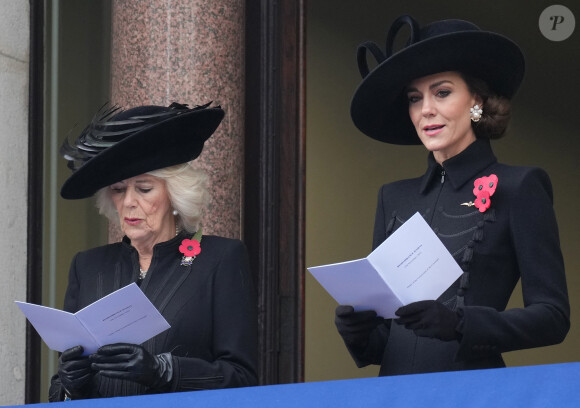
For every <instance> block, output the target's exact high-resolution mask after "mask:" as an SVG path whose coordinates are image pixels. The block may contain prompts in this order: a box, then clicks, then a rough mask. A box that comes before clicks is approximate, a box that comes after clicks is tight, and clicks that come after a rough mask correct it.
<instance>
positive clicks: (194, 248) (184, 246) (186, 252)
mask: <svg viewBox="0 0 580 408" xmlns="http://www.w3.org/2000/svg"><path fill="white" fill-rule="evenodd" d="M201 237H202V233H201V228H200V229H198V230H197V232H196V233H195V234H194V236H193V237H192V238H191V239H187V238H186V239H184V240H183V241H181V245H180V246H179V252H181V253H182V254H183V258H182V259H181V265H182V266H189V265H191V263H192V262H193V260H194V259H195V257H196V256H197V255H199V254H200V253H201Z"/></svg>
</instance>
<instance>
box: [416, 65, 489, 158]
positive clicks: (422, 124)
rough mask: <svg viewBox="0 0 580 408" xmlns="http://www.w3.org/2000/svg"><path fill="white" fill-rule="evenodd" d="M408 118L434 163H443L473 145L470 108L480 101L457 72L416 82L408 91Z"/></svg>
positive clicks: (434, 75)
mask: <svg viewBox="0 0 580 408" xmlns="http://www.w3.org/2000/svg"><path fill="white" fill-rule="evenodd" d="M407 98H408V101H409V116H410V117H411V121H412V122H413V125H414V126H415V130H416V131H417V135H418V136H419V138H420V139H421V142H422V143H423V145H425V147H426V148H427V149H428V150H429V151H432V152H433V154H434V156H435V160H437V162H439V163H442V162H443V161H445V160H447V159H449V158H450V157H453V156H455V155H456V154H458V153H460V152H461V151H463V150H464V149H465V148H466V147H467V146H469V145H470V144H471V143H472V142H473V141H475V133H474V132H473V129H472V128H471V119H470V117H469V113H470V108H472V107H473V106H474V105H476V104H479V105H480V106H481V101H479V98H477V97H476V96H475V95H473V94H472V93H471V92H470V91H469V88H468V87H467V84H466V83H465V81H464V80H463V78H462V77H461V75H459V73H457V72H441V73H437V74H433V75H428V76H425V77H421V78H418V79H416V80H414V81H413V82H411V83H410V84H409V86H408V87H407Z"/></svg>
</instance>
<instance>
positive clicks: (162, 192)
mask: <svg viewBox="0 0 580 408" xmlns="http://www.w3.org/2000/svg"><path fill="white" fill-rule="evenodd" d="M223 116H224V112H223V110H222V109H221V108H219V107H209V105H204V106H198V107H196V108H193V109H189V108H187V106H185V105H180V104H175V103H174V104H172V105H171V106H170V107H161V106H140V107H136V108H132V109H129V110H127V111H122V112H119V111H118V109H117V108H111V109H106V110H104V111H101V112H99V113H98V114H97V115H96V117H95V118H94V119H93V121H92V122H91V123H90V124H89V126H88V127H87V128H86V129H85V130H84V131H83V132H82V134H81V135H80V136H79V137H78V139H77V140H76V141H75V143H74V144H72V145H71V144H69V143H68V141H67V142H65V143H64V144H63V147H62V149H61V152H62V153H63V155H64V156H65V158H66V159H68V160H69V167H71V168H72V169H73V170H74V173H73V174H72V175H71V176H70V177H69V179H68V180H67V181H66V182H65V183H64V185H63V187H62V190H61V195H62V196H63V197H64V198H67V199H79V198H85V197H90V196H92V195H94V194H96V198H97V207H98V208H99V212H100V213H101V214H103V215H105V216H106V217H107V218H109V220H111V221H113V222H115V223H117V224H118V225H120V227H121V230H122V231H123V233H124V237H123V239H122V241H121V242H118V243H114V244H109V245H105V246H102V247H98V248H94V249H90V250H87V251H83V252H80V253H78V254H77V255H76V256H75V257H74V259H73V261H72V264H71V268H70V274H69V283H68V288H67V291H66V295H65V301H64V310H66V311H69V312H76V311H78V310H80V309H82V308H83V307H85V306H87V305H89V304H91V303H93V302H94V301H96V300H98V299H100V298H102V297H103V296H106V295H107V294H109V293H112V292H113V291H115V290H117V289H119V288H121V287H123V286H126V285H128V284H130V283H132V282H137V283H138V284H139V285H140V288H141V290H142V291H143V292H144V293H145V295H146V296H147V297H148V298H149V299H150V300H151V302H152V303H153V304H154V305H155V306H156V307H157V309H158V310H159V312H160V313H161V314H162V315H163V316H164V317H165V319H166V320H167V321H168V322H169V324H170V325H171V328H170V329H168V330H166V331H165V332H163V333H161V334H159V335H157V336H155V337H153V338H152V339H150V340H148V341H146V342H145V343H143V344H141V345H137V344H126V343H116V344H110V345H105V346H103V347H101V348H100V349H99V350H98V351H97V352H96V353H94V354H91V355H89V356H85V355H83V351H84V350H83V348H82V346H80V345H79V346H76V347H73V348H70V349H68V350H65V351H64V352H63V353H62V355H61V356H60V359H59V369H58V373H57V374H56V375H54V376H53V378H52V382H51V387H50V392H49V399H50V401H62V400H67V399H82V398H101V397H115V396H125V395H139V394H146V393H163V392H177V391H192V390H201V389H215V388H226V387H240V386H250V385H256V384H257V376H256V360H257V312H256V301H255V295H254V290H253V286H252V279H251V276H250V273H249V267H248V259H247V253H246V248H245V246H244V245H243V243H242V242H240V241H239V240H234V239H228V238H223V237H216V236H210V235H203V234H202V229H201V218H202V215H203V212H204V209H205V208H206V206H207V204H208V201H209V192H208V189H207V176H206V175H205V173H204V172H202V171H200V170H197V169H194V168H193V167H192V166H191V164H190V162H191V161H192V160H193V159H195V158H196V157H197V156H199V154H200V153H201V150H202V148H203V144H204V142H205V141H206V140H207V138H209V137H210V136H211V135H212V133H213V132H214V131H215V129H216V128H217V127H218V125H219V124H220V122H221V120H222V118H223Z"/></svg>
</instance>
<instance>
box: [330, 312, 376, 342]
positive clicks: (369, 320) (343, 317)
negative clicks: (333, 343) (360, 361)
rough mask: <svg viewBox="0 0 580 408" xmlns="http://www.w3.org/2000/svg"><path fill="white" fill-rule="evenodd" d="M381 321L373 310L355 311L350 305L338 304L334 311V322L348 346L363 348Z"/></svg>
mask: <svg viewBox="0 0 580 408" xmlns="http://www.w3.org/2000/svg"><path fill="white" fill-rule="evenodd" d="M383 322H384V319H383V318H382V317H378V316H377V312H375V311H374V310H365V311H362V312H355V311H354V308H353V307H352V306H348V305H339V306H337V308H336V311H335V318H334V324H335V325H336V328H337V329H338V333H340V335H341V336H342V339H343V340H344V343H345V344H346V345H347V346H349V347H355V348H359V349H363V348H365V347H366V346H367V344H368V341H369V336H370V334H371V332H372V331H373V330H374V329H375V328H376V327H377V326H378V325H379V324H381V323H383Z"/></svg>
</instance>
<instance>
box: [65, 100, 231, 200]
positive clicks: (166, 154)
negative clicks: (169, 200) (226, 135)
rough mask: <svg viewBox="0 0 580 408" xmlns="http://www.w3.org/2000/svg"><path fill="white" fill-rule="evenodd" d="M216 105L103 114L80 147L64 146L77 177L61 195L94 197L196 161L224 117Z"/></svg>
mask: <svg viewBox="0 0 580 408" xmlns="http://www.w3.org/2000/svg"><path fill="white" fill-rule="evenodd" d="M210 104H211V102H210V103H208V104H205V105H202V106H196V107H194V108H193V109H189V108H188V107H187V105H182V104H178V103H173V104H171V105H170V106H169V107H165V106H154V105H148V106H138V107H135V108H131V109H128V110H126V111H123V110H121V109H120V108H119V107H117V106H113V107H103V108H101V109H100V110H99V111H98V112H97V114H96V115H95V116H94V117H93V120H92V121H91V123H89V125H88V126H87V127H86V128H85V129H84V130H83V132H82V133H81V134H80V136H79V137H78V138H77V139H76V140H75V141H74V143H72V144H71V143H70V142H69V141H68V139H67V140H65V141H64V143H63V144H62V146H61V149H60V152H61V154H62V155H63V156H64V158H65V159H67V160H68V161H69V163H68V166H69V167H70V168H71V169H72V170H73V174H72V175H71V176H70V177H69V178H68V179H67V180H66V181H65V182H64V184H63V185H62V188H61V191H60V195H61V196H62V197H63V198H66V199H78V198H86V197H90V196H92V195H93V194H94V193H96V192H97V190H99V189H100V188H102V187H106V186H108V185H111V184H114V183H116V182H119V181H121V180H125V179H127V178H130V177H134V176H138V175H139V174H143V173H146V172H149V171H152V170H158V169H162V168H165V167H169V166H173V165H176V164H180V163H186V162H188V161H191V160H193V159H195V158H196V157H198V156H199V155H200V153H201V151H202V149H203V145H204V143H205V141H206V140H207V139H208V138H209V137H210V136H211V135H212V134H213V132H214V131H215V130H216V129H217V127H218V126H219V124H220V122H221V121H222V119H223V117H224V111H223V110H222V109H221V108H220V107H219V106H216V107H209V105H210Z"/></svg>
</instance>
